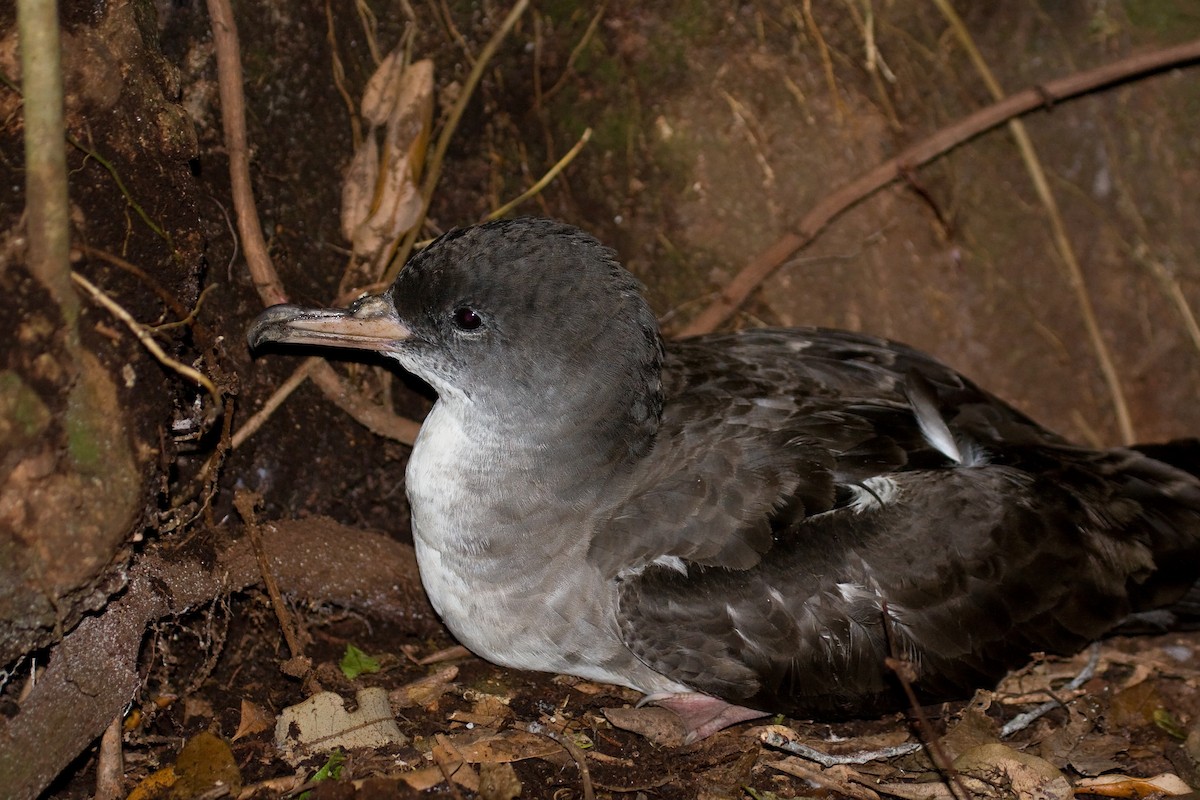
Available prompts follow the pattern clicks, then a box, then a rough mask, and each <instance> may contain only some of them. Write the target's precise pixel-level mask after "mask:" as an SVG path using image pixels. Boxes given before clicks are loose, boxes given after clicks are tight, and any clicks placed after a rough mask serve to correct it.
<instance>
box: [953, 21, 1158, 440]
mask: <svg viewBox="0 0 1200 800" xmlns="http://www.w3.org/2000/svg"><path fill="white" fill-rule="evenodd" d="M933 2H934V5H936V6H937V7H938V10H940V11H941V12H942V16H944V17H945V18H946V21H947V22H948V23H949V24H950V28H951V29H952V30H953V31H954V35H955V36H956V37H958V41H959V44H961V45H962V46H963V49H965V50H966V51H967V55H968V56H969V57H970V59H971V63H972V64H974V65H975V70H976V71H977V72H978V73H979V76H980V77H981V78H982V79H983V82H984V84H985V85H986V86H987V89H988V91H989V92H991V94H992V97H994V98H995V99H996V100H1000V99H1002V98H1003V97H1004V90H1003V89H1002V88H1000V83H999V82H998V81H997V80H996V78H995V76H994V75H993V74H992V71H991V69H990V68H989V67H988V65H987V62H986V61H984V59H983V54H982V53H980V52H979V48H978V47H976V46H975V41H974V39H973V38H972V37H971V33H970V31H968V30H967V27H966V25H964V24H963V21H962V19H961V18H960V17H959V16H958V13H957V12H956V11H955V10H954V9H953V8H952V7H951V6H950V3H949V0H933ZM1008 129H1009V132H1010V133H1012V137H1013V139H1014V140H1015V141H1016V143H1017V149H1018V150H1020V151H1021V159H1022V160H1023V161H1024V162H1025V169H1026V170H1028V172H1029V177H1030V180H1032V181H1033V186H1034V188H1035V189H1036V190H1037V193H1038V198H1039V199H1040V200H1041V201H1042V205H1043V206H1045V208H1046V215H1047V216H1048V217H1049V218H1050V230H1051V233H1052V235H1053V237H1054V244H1055V248H1056V249H1057V250H1058V254H1059V256H1060V257H1061V258H1062V261H1063V266H1065V267H1066V268H1067V281H1068V283H1070V285H1071V289H1072V290H1073V291H1074V292H1075V302H1076V303H1077V304H1078V305H1079V312H1080V314H1081V315H1082V316H1083V324H1084V327H1085V328H1087V332H1088V338H1089V339H1091V340H1092V348H1093V349H1094V350H1095V351H1096V359H1097V360H1098V361H1099V362H1100V371H1101V372H1102V373H1103V374H1104V382H1105V383H1107V384H1108V391H1109V394H1110V395H1111V396H1112V404H1113V411H1114V412H1115V413H1116V415H1117V427H1118V428H1119V429H1120V431H1121V438H1122V439H1123V440H1124V443H1125V444H1133V443H1134V441H1136V435H1135V434H1134V430H1133V418H1132V417H1131V416H1130V414H1129V404H1128V403H1126V402H1125V391H1124V389H1122V388H1121V377H1120V375H1118V374H1117V367H1116V364H1114V363H1113V358H1112V354H1111V353H1110V352H1109V349H1108V345H1107V344H1106V343H1105V341H1104V333H1103V331H1101V330H1100V323H1099V322H1098V321H1097V320H1096V309H1095V308H1094V306H1093V305H1092V298H1091V295H1090V294H1089V293H1088V289H1087V284H1086V283H1085V282H1084V279H1083V270H1082V269H1081V268H1080V266H1079V259H1078V258H1076V257H1075V248H1074V247H1072V246H1071V239H1070V237H1068V236H1067V226H1066V225H1065V224H1064V223H1063V219H1062V214H1061V213H1060V212H1059V210H1058V201H1057V200H1056V199H1055V198H1054V192H1052V191H1051V190H1050V183H1049V181H1048V180H1046V171H1045V169H1043V167H1042V161H1041V159H1040V158H1038V154H1037V151H1036V150H1034V148H1033V142H1032V141H1031V140H1030V139H1029V133H1028V132H1027V131H1026V130H1025V125H1024V123H1022V122H1021V120H1019V119H1011V120H1009V121H1008Z"/></svg>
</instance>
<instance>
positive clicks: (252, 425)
mask: <svg viewBox="0 0 1200 800" xmlns="http://www.w3.org/2000/svg"><path fill="white" fill-rule="evenodd" d="M320 364H321V358H320V357H319V356H313V357H311V358H306V359H305V360H304V363H303V364H301V365H300V366H299V367H298V368H297V369H296V371H295V372H293V373H292V374H291V376H290V377H289V378H288V379H287V380H286V381H284V382H283V383H281V384H280V385H279V387H278V388H277V389H276V390H275V391H274V393H272V394H271V396H270V397H268V398H267V402H265V403H263V407H262V408H260V409H259V410H258V411H256V412H255V413H254V416H252V417H250V419H248V420H246V422H245V423H244V424H243V425H242V427H240V428H238V429H237V432H236V433H234V434H233V438H232V439H231V440H230V443H229V446H230V448H232V449H233V450H237V449H238V448H239V447H241V446H242V443H243V442H245V441H246V440H247V439H249V438H250V437H251V436H253V435H254V434H255V433H257V432H258V429H259V428H261V427H262V426H263V423H264V422H266V421H267V420H268V419H270V418H271V415H272V414H274V413H275V410H276V409H278V408H279V407H280V406H281V405H283V401H284V400H287V399H288V397H289V396H290V395H291V393H292V392H294V391H296V389H298V388H300V384H302V383H304V382H305V381H306V380H308V378H309V376H310V375H312V373H313V370H315V369H316V368H317V367H318V366H320Z"/></svg>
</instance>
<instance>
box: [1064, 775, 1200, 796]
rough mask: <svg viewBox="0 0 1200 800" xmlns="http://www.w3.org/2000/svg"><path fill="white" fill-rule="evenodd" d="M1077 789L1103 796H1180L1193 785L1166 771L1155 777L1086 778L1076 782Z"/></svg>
mask: <svg viewBox="0 0 1200 800" xmlns="http://www.w3.org/2000/svg"><path fill="white" fill-rule="evenodd" d="M1075 791H1076V792H1078V793H1079V794H1098V795H1100V796H1102V797H1146V796H1148V795H1152V794H1163V795H1166V796H1167V797H1178V796H1180V795H1185V794H1191V792H1192V787H1190V786H1188V785H1187V784H1186V783H1184V782H1183V781H1181V780H1180V779H1179V777H1178V776H1176V775H1172V774H1171V773H1169V772H1164V773H1163V774H1162V775H1155V776H1154V777H1153V778H1131V777H1129V776H1128V775H1101V776H1100V777H1098V778H1084V779H1083V780H1081V781H1079V782H1078V783H1077V784H1075Z"/></svg>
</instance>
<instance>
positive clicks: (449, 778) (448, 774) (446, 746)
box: [429, 733, 470, 800]
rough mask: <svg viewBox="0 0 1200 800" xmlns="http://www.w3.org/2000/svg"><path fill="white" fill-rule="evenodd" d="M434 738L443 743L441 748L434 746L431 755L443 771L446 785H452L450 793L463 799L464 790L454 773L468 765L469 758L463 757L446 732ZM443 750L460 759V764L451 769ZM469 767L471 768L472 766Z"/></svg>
mask: <svg viewBox="0 0 1200 800" xmlns="http://www.w3.org/2000/svg"><path fill="white" fill-rule="evenodd" d="M433 738H434V741H436V742H437V743H438V744H439V745H441V747H440V749H439V748H437V747H434V748H432V749H431V750H430V751H429V755H431V756H432V757H433V763H435V764H437V768H438V769H439V770H440V771H441V773H442V777H443V778H445V780H446V785H447V786H449V787H450V793H451V794H452V795H454V800H463V796H462V792H461V791H459V789H458V784H457V783H455V782H454V775H455V774H456V773H457V772H458V771H459V770H460V769H462V768H463V767H467V760H466V759H465V758H463V756H462V753H460V752H458V749H457V748H455V747H454V745H453V744H451V743H450V740H449V739H447V738H446V736H445V734H442V733H438V734H434V737H433ZM441 750H445V751H447V752H449V753H451V754H452V755H454V756H455V758H457V759H458V764H456V765H455V767H454V769H453V770H451V769H450V765H448V764H447V763H446V761H445V759H444V758H443V756H442V753H441ZM467 768H468V769H470V767H467Z"/></svg>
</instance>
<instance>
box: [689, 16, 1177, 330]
mask: <svg viewBox="0 0 1200 800" xmlns="http://www.w3.org/2000/svg"><path fill="white" fill-rule="evenodd" d="M1197 60H1200V39H1197V40H1194V41H1191V42H1187V43H1185V44H1181V45H1176V46H1175V47H1168V48H1165V49H1162V50H1155V51H1154V52H1151V53H1141V54H1139V55H1135V56H1130V57H1128V58H1124V59H1121V60H1120V61H1117V62H1114V63H1112V64H1107V65H1105V66H1103V67H1097V68H1096V69H1091V70H1086V71H1084V72H1077V73H1075V74H1073V75H1068V76H1066V77H1065V78H1057V79H1055V80H1052V81H1050V82H1049V83H1046V84H1043V85H1041V86H1036V87H1033V88H1030V89H1025V90H1024V91H1021V92H1017V93H1016V94H1014V95H1010V96H1009V97H1007V98H1005V99H1004V100H1001V101H1000V102H998V103H995V104H994V105H991V106H988V107H987V108H983V109H980V110H979V111H976V112H975V113H974V114H971V115H970V116H967V117H965V118H963V119H962V120H960V121H959V122H956V123H955V124H953V125H950V126H948V127H945V128H942V129H941V130H939V131H937V132H936V133H934V134H933V135H932V136H930V137H929V138H927V139H924V140H922V141H920V142H917V143H916V144H914V145H912V146H911V147H909V148H907V149H905V150H904V151H903V152H901V153H900V154H899V155H897V156H896V157H895V158H891V159H889V160H887V161H885V162H884V163H882V164H880V165H879V166H877V167H875V168H874V169H872V170H871V171H869V172H867V173H864V174H863V175H861V176H859V177H858V178H857V179H856V180H854V181H852V182H851V183H849V184H847V185H846V186H844V187H842V188H841V189H839V190H838V191H836V192H834V193H833V194H831V195H828V196H827V197H826V198H825V199H824V200H822V201H821V202H820V203H818V204H817V205H816V206H815V207H814V208H813V209H812V210H811V211H809V212H808V213H807V214H806V215H804V216H803V217H802V218H801V219H800V221H799V222H797V223H796V225H795V228H794V230H792V231H789V232H787V233H785V234H784V235H783V236H782V237H780V239H779V240H778V241H776V242H775V243H774V244H773V245H771V246H770V247H768V248H767V249H766V250H764V251H762V252H761V253H759V254H758V255H757V256H755V257H754V258H753V259H752V260H751V261H750V263H748V264H746V266H744V267H743V268H742V270H741V271H740V272H739V273H738V274H737V275H735V276H734V278H733V280H731V281H730V282H729V284H728V285H727V286H726V287H725V288H724V289H723V290H721V293H720V294H719V295H718V296H717V299H716V300H714V301H713V302H712V303H711V304H710V305H709V306H708V307H707V308H706V309H704V311H702V312H700V314H699V315H698V316H697V317H696V318H695V319H694V320H692V321H691V322H690V323H689V324H688V325H687V326H686V327H684V328H683V330H681V331H679V333H678V335H679V336H695V335H696V334H700V333H709V332H710V331H713V330H716V329H717V327H718V326H720V325H721V324H723V323H724V322H725V321H726V320H728V319H729V318H730V317H731V316H733V313H734V312H735V311H737V309H738V308H739V307H740V306H741V305H742V303H744V302H746V299H747V298H748V297H750V295H751V294H752V293H753V292H754V290H755V289H757V288H758V286H759V284H761V283H762V282H763V281H765V280H766V279H767V278H769V277H770V276H771V275H773V274H774V273H775V271H776V270H778V269H779V268H780V267H781V266H782V265H783V263H784V262H785V261H787V259H788V258H790V257H791V256H792V255H793V254H794V253H795V252H796V251H797V250H799V249H800V248H802V247H804V246H805V245H807V244H808V243H809V242H811V241H812V240H813V239H815V238H816V237H817V234H819V233H820V232H821V231H822V230H823V229H824V228H825V226H826V225H828V224H829V223H830V222H832V221H833V220H834V219H835V218H837V217H838V216H840V215H841V214H842V213H843V212H845V211H847V210H848V209H850V208H852V207H854V206H855V205H857V204H858V203H860V202H861V201H863V200H865V199H866V198H868V197H870V196H871V195H873V194H874V193H875V192H877V191H879V190H880V189H882V188H883V187H884V186H887V185H888V184H890V183H891V182H892V181H895V180H897V179H899V178H901V177H903V175H904V173H905V171H907V170H911V169H913V168H915V167H918V166H921V165H922V164H925V163H928V162H930V161H932V160H934V159H935V158H937V157H939V156H942V155H944V154H946V153H948V152H950V151H951V150H953V149H954V148H956V147H958V146H959V145H960V144H963V143H964V142H966V141H967V140H969V139H972V138H974V137H976V136H978V135H979V134H981V133H983V132H985V131H989V130H991V129H992V128H995V127H996V126H998V125H1001V124H1003V123H1005V122H1007V121H1008V120H1010V119H1012V118H1013V117H1018V116H1021V115H1022V114H1026V113H1028V112H1030V111H1033V110H1034V109H1038V108H1048V107H1049V106H1051V105H1052V104H1053V103H1055V102H1060V101H1062V100H1069V99H1071V98H1073V97H1078V96H1079V95H1082V94H1087V93H1088V92H1094V91H1096V90H1098V89H1103V88H1106V87H1109V86H1112V85H1114V84H1118V83H1123V82H1125V81H1128V80H1132V79H1135V78H1142V77H1145V76H1148V75H1152V74H1154V73H1157V72H1162V71H1163V70H1165V69H1169V68H1171V67H1178V66H1183V65H1185V64H1190V63H1192V62H1194V61H1197Z"/></svg>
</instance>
